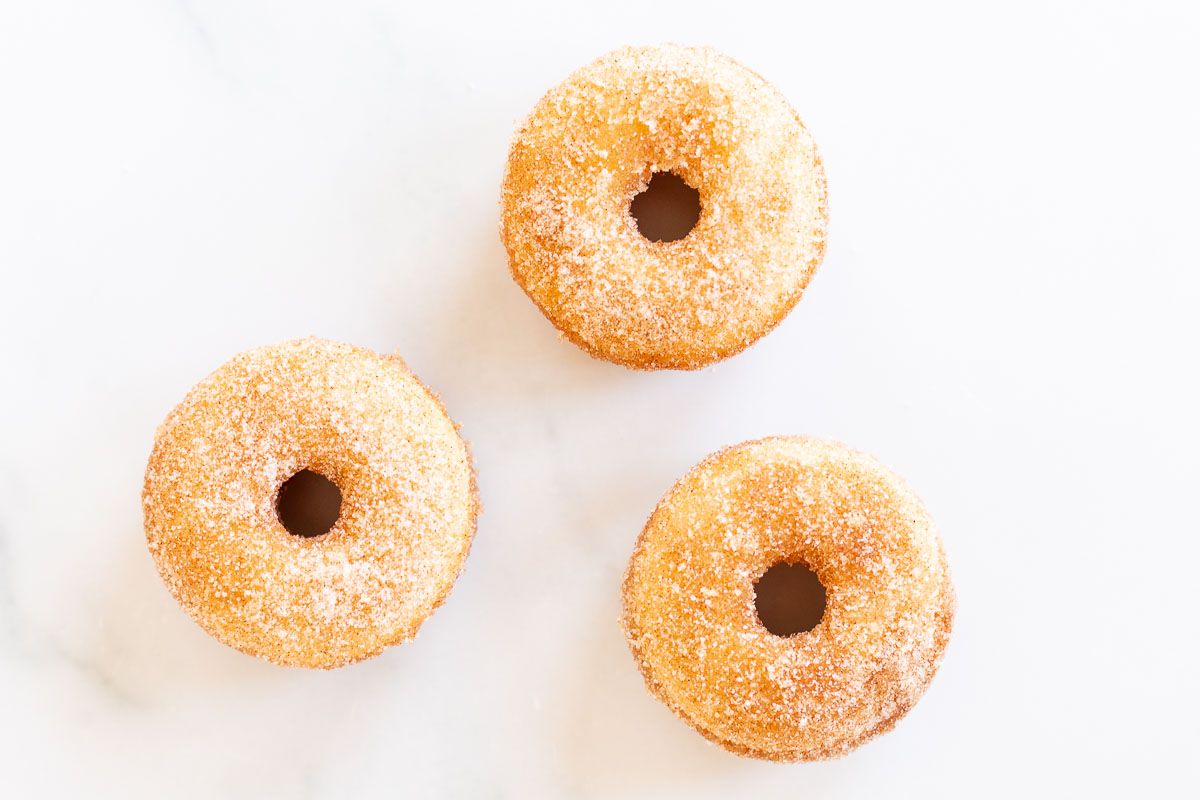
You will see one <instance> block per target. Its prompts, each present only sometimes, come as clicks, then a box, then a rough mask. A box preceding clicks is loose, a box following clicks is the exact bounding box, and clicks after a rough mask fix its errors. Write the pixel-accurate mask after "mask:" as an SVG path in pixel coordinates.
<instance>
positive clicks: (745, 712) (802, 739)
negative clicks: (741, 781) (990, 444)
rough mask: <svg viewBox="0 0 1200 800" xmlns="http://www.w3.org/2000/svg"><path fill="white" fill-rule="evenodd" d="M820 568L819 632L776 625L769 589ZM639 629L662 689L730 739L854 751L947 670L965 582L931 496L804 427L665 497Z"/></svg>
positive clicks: (634, 605) (640, 595)
mask: <svg viewBox="0 0 1200 800" xmlns="http://www.w3.org/2000/svg"><path fill="white" fill-rule="evenodd" d="M780 563H790V564H795V563H804V564H806V565H807V566H808V567H810V568H811V569H812V570H813V572H815V573H816V575H817V577H818V578H819V580H820V582H821V584H822V585H823V586H824V587H825V592H826V601H825V609H824V615H823V616H822V617H821V619H820V622H819V623H818V624H817V626H816V627H815V628H813V629H812V630H809V631H807V632H805V633H797V634H795V635H792V636H787V637H781V636H776V635H774V634H772V633H770V632H768V630H767V629H766V628H765V627H764V626H763V624H761V623H760V621H759V618H758V615H757V614H756V610H755V584H756V582H757V581H758V580H759V578H760V577H761V576H762V575H763V574H764V573H765V572H766V571H767V570H768V569H769V568H771V567H772V566H773V565H776V564H780ZM623 596H624V626H625V631H626V635H627V638H628V641H629V644H630V647H631V648H632V650H633V654H634V657H635V659H636V660H637V663H638V666H639V667H640V668H641V671H642V674H643V676H644V677H645V679H646V684H647V686H648V687H649V689H650V691H651V692H652V693H653V694H655V695H656V696H658V697H659V699H661V700H662V701H663V702H664V703H665V704H666V705H667V706H668V707H670V708H671V709H672V710H673V711H674V712H675V713H676V714H677V715H678V716H679V717H681V718H682V719H683V720H684V721H685V722H687V723H688V724H689V725H691V726H692V727H694V728H695V729H696V730H698V731H699V732H700V733H702V734H703V735H704V736H706V737H708V738H709V739H711V740H712V741H714V742H717V743H718V744H720V745H721V746H722V747H725V748H726V749H728V750H731V751H733V752H735V753H738V754H741V755H748V756H753V757H756V758H763V759H771V760H776V761H811V760H816V759H823V758H832V757H834V756H839V755H842V754H844V753H846V752H848V751H850V750H851V749H853V748H855V747H857V746H858V745H860V744H862V743H863V742H864V741H866V740H867V739H869V738H871V737H872V736H875V735H877V734H879V733H883V732H884V731H887V730H889V729H891V728H892V726H893V725H895V724H896V722H897V721H898V720H899V719H900V717H902V716H903V715H904V714H905V713H906V712H907V711H908V710H909V709H910V708H911V707H912V706H913V704H914V703H916V702H917V700H918V699H919V698H920V697H921V695H922V694H923V693H924V692H925V689H926V687H927V686H928V685H929V682H930V681H931V680H932V678H933V675H934V673H935V672H936V671H937V667H938V664H939V662H940V660H941V657H942V653H943V651H944V650H945V647H946V643H947V641H948V639H949V636H950V628H951V624H952V622H953V616H954V590H953V587H952V586H951V583H950V576H949V573H948V571H947V566H946V559H945V555H944V554H943V550H942V544H941V540H940V538H939V536H938V534H937V532H936V531H935V529H934V526H933V522H932V520H930V518H929V515H928V513H926V511H925V508H924V507H923V506H922V505H921V502H920V500H918V499H917V497H916V496H915V495H913V493H912V492H911V490H909V489H908V487H907V486H905V484H904V483H903V482H902V481H901V480H900V478H899V477H897V476H896V475H895V474H894V473H892V472H891V471H889V470H888V469H887V468H885V467H884V466H882V465H881V464H880V463H879V462H877V461H876V460H875V459H873V458H871V457H869V456H867V455H864V454H862V453H859V452H856V451H854V450H851V449H849V448H847V447H845V446H843V445H840V444H836V443H832V442H823V441H819V440H815V439H808V438H803V437H778V438H771V439H763V440H760V441H755V442H747V443H744V444H741V445H737V446H735V447H732V448H729V449H727V450H723V451H721V452H719V453H716V454H715V455H712V456H710V457H709V458H707V459H706V460H704V461H703V462H701V463H700V464H699V465H698V466H696V467H695V468H694V469H693V470H692V471H691V472H689V473H688V474H687V475H686V476H684V477H683V479H681V480H680V481H679V482H678V483H677V484H676V485H675V486H674V487H673V488H672V489H671V490H670V492H669V493H668V494H667V495H666V497H665V498H663V500H662V501H661V502H660V503H659V504H658V507H657V508H656V509H655V510H654V513H653V514H652V515H651V517H650V520H649V522H647V524H646V528H645V530H644V531H643V532H642V534H641V537H640V538H639V540H638V543H637V548H636V550H635V551H634V554H633V558H632V559H631V561H630V563H629V568H628V571H627V572H626V575H625V582H624V587H623Z"/></svg>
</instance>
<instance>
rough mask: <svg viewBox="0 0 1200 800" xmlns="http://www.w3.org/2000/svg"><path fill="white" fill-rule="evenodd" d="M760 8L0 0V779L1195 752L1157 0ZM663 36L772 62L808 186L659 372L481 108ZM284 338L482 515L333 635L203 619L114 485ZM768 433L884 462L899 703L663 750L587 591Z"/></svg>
mask: <svg viewBox="0 0 1200 800" xmlns="http://www.w3.org/2000/svg"><path fill="white" fill-rule="evenodd" d="M501 5H502V6H503V8H501V7H499V6H501ZM518 6H520V7H518ZM789 8H790V10H788V11H786V12H783V11H779V10H778V9H777V7H774V6H768V5H760V4H755V3H738V4H735V5H734V6H724V5H720V4H706V3H700V2H689V3H659V4H636V5H634V4H630V5H622V4H613V3H605V4H601V5H596V4H592V5H589V6H582V5H581V6H575V7H567V6H566V5H565V4H561V3H542V4H528V5H527V4H496V6H495V7H494V6H493V5H491V4H488V5H484V4H480V6H478V7H472V6H462V5H459V4H454V3H443V4H429V5H423V6H420V7H416V8H414V7H410V6H409V5H408V4H404V3H399V2H383V1H382V0H377V1H375V2H347V3H327V4H321V3H310V2H300V3H296V2H290V3H285V2H255V3H221V2H209V1H206V0H190V1H189V0H159V1H154V0H139V1H136V2H135V1H134V0H116V2H111V3H88V2H82V0H74V1H73V2H64V1H63V0H44V2H37V3H32V2H30V3H6V4H4V5H3V6H2V7H0V271H2V274H3V284H2V288H0V356H2V360H0V363H2V364H3V368H4V373H3V390H2V391H0V718H2V719H3V724H2V725H0V786H2V787H3V789H0V793H2V794H4V795H5V796H7V797H14V798H16V797H22V798H23V797H79V796H89V797H121V798H133V797H148V798H161V797H172V798H190V797H196V798H213V797H221V798H225V797H231V798H232V797H248V798H250V797H253V798H262V797H311V798H337V797H438V798H475V797H496V798H535V797H536V798H541V797H546V798H558V797H572V798H573V797H580V798H613V797H647V798H673V797H680V798H682V797H687V798H690V799H691V800H703V799H704V798H730V797H761V798H765V797H799V796H803V797H836V798H868V797H881V796H886V797H890V796H910V797H911V796H924V797H947V798H949V797H964V796H973V797H978V796H992V795H994V796H1004V795H1009V794H1012V795H1015V794H1033V795H1043V794H1050V793H1051V792H1059V793H1066V794H1071V795H1082V794H1090V795H1091V796H1106V795H1108V794H1109V793H1113V794H1127V793H1128V792H1131V791H1135V790H1136V791H1137V792H1138V793H1139V794H1141V795H1147V796H1151V795H1152V796H1172V795H1175V796H1178V795H1179V794H1182V793H1184V792H1185V789H1186V787H1189V786H1190V787H1192V788H1194V786H1195V784H1196V782H1197V780H1198V779H1200V775H1198V774H1197V769H1198V768H1197V766H1196V765H1197V763H1198V762H1197V760H1196V758H1195V749H1196V746H1197V745H1198V744H1200V741H1198V740H1197V734H1196V732H1195V731H1196V728H1195V718H1196V716H1197V714H1198V713H1200V701H1198V697H1197V692H1196V690H1195V688H1194V685H1195V675H1194V672H1195V663H1196V657H1197V655H1200V652H1198V649H1200V645H1198V642H1197V639H1198V637H1197V629H1198V628H1197V623H1196V618H1195V612H1196V600H1195V590H1194V585H1195V577H1194V570H1195V567H1196V564H1197V563H1200V536H1198V534H1200V530H1198V528H1197V524H1196V516H1195V513H1194V506H1195V499H1196V497H1197V479H1198V478H1200V473H1198V472H1197V469H1196V458H1195V452H1194V451H1195V448H1196V447H1197V445H1198V444H1200V435H1198V434H1200V427H1198V423H1197V415H1196V409H1197V406H1198V404H1200V392H1198V390H1197V377H1196V349H1195V348H1196V343H1197V342H1198V341H1200V326H1198V324H1197V316H1196V310H1195V309H1196V303H1197V299H1198V295H1200V271H1198V270H1197V269H1196V267H1197V263H1198V257H1200V248H1198V247H1197V244H1196V241H1195V239H1196V237H1195V235H1194V230H1195V228H1196V224H1197V212H1198V210H1200V209H1198V208H1197V205H1196V202H1195V198H1196V186H1197V185H1198V183H1200V150H1198V147H1197V142H1198V141H1200V117H1198V116H1197V113H1196V103H1195V101H1194V89H1195V87H1194V85H1193V83H1194V81H1193V79H1192V78H1191V77H1190V76H1194V75H1196V74H1200V57H1198V55H1197V50H1198V48H1197V47H1196V42H1197V41H1198V38H1200V17H1198V12H1197V9H1196V7H1195V6H1194V4H1188V3H1182V2H1180V3H1165V2H1164V3H1154V4H1145V5H1140V6H1138V7H1136V8H1135V7H1133V4H1123V3H1117V2H1104V3H1091V4H1061V3H1049V4H1047V3H1032V2H1018V3H1010V4H1005V5H1004V6H1002V7H997V8H995V9H994V10H990V11H984V10H980V9H977V8H974V7H972V6H970V5H965V4H954V3H946V4H928V3H923V2H922V3H916V4H902V5H899V6H898V5H896V4H884V3H879V4H874V5H867V6H855V7H847V6H844V5H838V4H827V3H822V4H803V5H801V4H796V5H793V6H790V7H789ZM659 41H679V42H685V43H696V44H711V45H714V46H716V47H718V48H720V49H722V50H724V51H725V52H727V53H729V54H730V55H732V56H734V57H735V58H737V59H739V60H741V61H743V62H744V63H745V64H747V65H748V66H750V67H751V68H752V69H754V70H756V71H758V72H759V73H761V74H762V75H764V76H766V77H767V78H768V79H769V80H771V81H772V82H774V83H775V84H776V85H777V86H778V87H779V88H780V90H781V91H782V92H783V93H784V94H785V95H786V96H787V97H788V98H789V99H790V100H791V101H792V103H793V104H794V105H795V106H796V107H797V109H798V110H799V111H800V113H801V115H802V116H803V117H804V119H805V121H806V123H807V124H808V125H809V127H810V128H811V130H812V131H813V132H814V135H815V137H816V139H817V142H818V143H819V145H820V147H821V152H822V154H823V156H824V159H825V163H826V166H827V169H828V178H829V185H830V194H831V205H832V216H833V222H832V227H831V231H830V241H829V250H828V256H827V259H826V261H825V263H824V265H823V266H822V268H821V269H820V271H819V272H818V274H817V276H816V278H815V280H814V281H813V283H812V285H811V286H810V288H809V290H808V293H807V295H806V296H805V298H804V300H803V301H802V302H801V303H800V305H799V306H798V307H797V309H796V311H795V312H794V313H793V314H792V315H791V316H790V317H789V318H788V319H787V321H786V322H785V323H784V324H783V325H782V326H780V327H779V329H778V330H776V331H775V332H774V333H772V334H771V335H770V336H768V337H767V338H766V339H764V340H763V341H762V342H761V343H760V344H759V345H758V346H756V347H754V348H753V349H751V350H749V351H747V352H746V353H744V354H742V355H740V356H737V357H735V358H733V359H731V360H729V361H727V362H725V363H722V364H720V365H718V366H716V367H713V368H710V369H706V370H703V371H700V372H696V373H669V372H663V373H636V372H630V371H626V370H623V369H621V368H618V367H614V366H611V365H608V364H604V363H600V362H597V361H593V360H591V359H589V358H588V357H587V356H586V355H584V354H583V353H581V352H580V351H578V350H577V349H575V348H574V347H573V346H571V345H570V344H567V343H565V342H563V341H561V340H560V339H559V338H558V337H557V336H556V335H555V334H554V333H553V331H552V329H551V328H550V326H549V325H548V324H547V323H546V322H545V321H544V320H543V319H542V318H541V316H540V315H539V314H538V312H537V311H536V310H535V309H534V308H533V306H532V305H531V304H530V303H529V302H528V301H527V300H526V298H525V297H524V295H523V294H522V293H521V292H520V291H519V289H518V288H517V287H516V286H515V285H514V284H513V283H512V282H511V281H510V280H509V277H508V273H507V270H506V267H505V262H504V253H503V250H502V248H501V246H500V243H499V241H498V236H497V217H498V208H497V206H498V189H499V184H500V177H501V172H502V169H503V165H504V159H505V155H506V150H507V147H508V143H509V138H510V135H511V132H512V130H513V128H514V126H515V124H516V123H517V122H518V121H519V120H520V118H521V117H522V116H523V115H524V114H525V113H526V112H527V111H528V110H529V109H530V108H531V107H532V105H533V103H534V102H535V101H536V100H537V99H538V97H539V96H540V95H541V93H542V92H544V91H545V90H546V89H547V88H549V87H550V86H551V85H553V84H554V83H556V82H557V81H559V80H561V79H562V78H563V77H564V76H565V75H566V74H567V73H568V72H569V71H570V70H571V69H573V68H574V67H576V66H579V65H581V64H583V63H584V62H586V61H588V60H589V59H591V58H593V57H594V56H597V55H599V54H601V53H603V52H605V51H607V50H609V49H611V48H613V47H616V46H619V45H621V44H627V43H641V42H659ZM310 334H313V335H318V336H324V337H329V338H334V339H341V340H346V341H350V342H355V343H358V344H362V345H366V346H369V347H372V348H375V349H377V350H381V351H387V352H393V351H394V352H399V353H401V354H403V356H404V357H405V359H406V360H407V361H408V362H409V364H410V365H411V366H412V367H413V369H414V370H415V371H416V372H417V373H418V374H419V375H420V376H421V377H422V378H423V379H424V380H425V381H426V382H428V383H429V384H430V385H431V386H432V387H434V388H435V389H436V390H437V391H438V392H439V393H440V394H441V396H442V398H443V399H444V401H445V403H446V405H447V407H448V408H449V410H450V413H451V415H452V416H453V417H454V418H455V419H456V420H457V421H458V422H460V423H461V424H462V426H463V432H464V434H465V436H466V437H467V438H468V439H469V440H470V442H471V444H472V447H473V449H474V453H475V456H476V459H477V465H478V470H479V481H480V487H481V492H482V498H483V502H484V506H485V508H484V514H483V516H482V518H481V520H480V526H479V531H478V536H477V538H476V541H475V545H474V548H473V550H472V552H471V555H470V558H469V560H468V562H467V566H466V570H465V572H464V574H463V576H462V578H461V579H460V581H459V582H458V584H457V586H456V587H455V589H454V591H453V592H452V593H451V595H450V598H449V600H448V602H447V603H446V605H445V606H444V607H443V608H442V609H440V610H439V611H438V612H437V613H436V614H435V615H434V616H433V617H432V618H431V619H430V621H429V622H428V623H427V624H426V626H425V627H424V628H423V629H422V631H421V633H420V636H419V637H418V638H417V640H416V641H415V642H413V643H411V644H409V645H405V646H403V647H399V648H395V649H392V650H391V651H388V652H387V653H385V654H384V655H382V656H381V657H379V658H376V659H374V660H371V661H369V662H366V663H362V664H359V665H356V666H353V667H349V668H346V669H342V670H338V671H334V672H330V673H319V672H306V671H300V670H287V669H280V668H276V667H273V666H271V665H269V664H267V663H264V662H260V661H257V660H255V659H252V658H249V657H246V656H243V655H240V654H238V653H236V652H234V651H232V650H229V649H227V648H225V647H223V646H222V645H220V644H218V643H217V642H215V641H214V640H212V639H210V638H209V637H208V636H206V635H205V634H204V633H203V632H201V631H200V629H199V628H198V627H196V625H194V624H193V623H192V622H191V621H190V620H189V619H188V618H187V617H186V616H185V615H184V614H183V613H182V612H181V611H180V610H179V609H178V607H177V606H176V605H175V603H174V601H173V600H172V599H171V597H170V596H169V595H168V593H167V591H166V590H165V589H164V587H163V585H162V584H161V582H160V581H159V579H158V577H157V574H156V573H155V570H154V567H153V564H152V562H151V560H150V557H149V555H148V553H147V551H146V547H145V542H144V537H143V533H142V526H141V512H140V504H139V492H140V489H141V481H142V471H143V469H144V466H145V459H146V456H147V454H148V452H149V448H150V443H151V438H152V436H153V433H154V428H155V426H156V425H157V424H158V422H159V421H160V420H161V419H162V417H163V416H164V415H165V414H166V412H167V411H168V410H169V409H170V408H171V407H172V406H173V405H174V404H175V403H176V402H178V401H179V399H180V398H181V397H182V396H183V394H184V392H185V391H186V390H187V389H188V388H189V387H190V386H191V385H192V384H194V383H195V382H196V381H197V380H198V379H199V378H201V377H202V376H203V375H205V374H206V373H208V372H209V371H211V370H212V369H213V368H215V367H216V366H217V365H218V364H220V363H221V362H223V361H224V360H225V359H226V358H228V357H229V356H231V355H232V354H234V353H236V352H239V351H241V350H244V349H247V348H249V347H253V346H256V345H260V344H265V343H269V342H275V341H280V340H284V339H288V338H293V337H297V336H304V335H310ZM775 433H807V434H813V435H818V436H825V437H831V438H836V439H840V440H842V441H845V442H847V443H849V444H851V445H853V446H855V447H858V448H861V449H864V450H867V451H869V452H872V453H874V454H876V455H878V456H879V457H880V458H881V459H882V460H883V461H884V462H886V463H888V464H889V465H891V466H892V467H894V468H895V469H896V470H897V471H899V472H900V473H901V474H903V475H904V476H905V477H906V478H907V479H908V480H909V482H910V483H911V484H912V485H913V486H914V488H915V489H916V490H917V492H918V493H919V494H920V495H921V496H922V497H923V498H924V500H925V502H926V503H927V505H928V506H929V508H930V509H931V511H932V513H933V515H934V517H935V518H936V519H937V520H938V522H939V525H940V527H941V530H942V532H943V536H944V538H945V543H946V548H947V551H948V554H949V558H950V563H951V567H952V570H953V575H954V579H955V583H956V585H957V589H958V594H959V603H960V606H959V615H958V620H957V628H956V631H955V634H954V638H953V640H952V641H951V644H950V648H949V651H948V654H947V657H946V660H945V663H944V665H943V668H942V671H941V673H940V674H939V675H938V677H937V679H936V680H935V681H934V683H933V685H932V688H931V689H930V691H929V693H928V694H927V695H926V696H925V698H924V700H923V701H922V702H921V703H920V704H919V705H918V706H917V707H916V708H915V709H914V710H913V712H912V713H911V714H910V715H909V716H908V717H907V718H906V719H905V720H903V721H902V722H901V724H900V725H899V726H898V727H897V728H896V730H895V731H894V732H892V733H890V734H888V735H886V736H884V737H882V738H880V739H878V740H876V741H874V742H872V743H870V744H869V745H867V746H865V747H863V748H862V749H861V750H859V751H857V752H855V753H853V754H852V755H850V756H849V757H846V758H844V759H841V760H838V761H834V762H828V763H820V764H812V765H782V766H781V765H775V764H767V763H759V762H755V761H751V760H745V759H741V758H737V757H735V756H732V755H729V754H727V753H725V752H724V751H722V750H720V749H717V748H715V747H713V746H711V745H709V744H707V743H706V742H705V741H703V740H702V739H701V738H700V737H699V736H697V735H696V734H695V733H693V732H692V731H691V730H690V729H689V728H687V727H686V726H684V725H683V724H682V723H680V722H679V721H677V720H676V719H675V718H674V717H673V716H672V715H671V714H670V713H669V712H668V711H667V710H666V709H665V708H663V707H662V706H661V705H660V704H659V703H657V702H656V701H654V700H653V699H652V698H651V697H650V696H649V695H647V693H646V692H645V690H644V688H643V685H642V681H641V678H640V676H639V675H638V672H637V670H636V669H635V667H634V664H633V661H632V659H631V657H630V655H629V653H628V651H627V649H626V647H625V643H624V641H623V639H622V636H621V632H620V629H619V626H618V623H617V618H618V613H619V597H618V590H619V581H620V577H621V572H622V570H623V568H624V565H625V562H626V560H627V558H628V557H629V554H630V551H631V548H632V545H633V542H634V539H635V538H636V536H637V534H638V532H639V530H640V529H641V526H642V524H643V522H644V521H645V518H646V516H647V515H648V513H649V512H650V510H651V508H652V507H653V505H654V503H655V502H656V501H657V500H658V498H659V497H660V496H661V495H662V493H663V492H664V491H665V490H666V489H667V488H668V487H669V486H670V485H671V483H672V482H673V481H674V480H675V479H676V478H678V477H679V476H680V475H682V474H683V472H684V471H686V470H687V469H688V468H689V467H690V466H691V465H692V464H694V463H695V462H696V461H697V460H699V459H700V458H701V457H702V456H704V455H705V454H707V453H709V452H711V451H713V450H715V449H717V448H719V447H721V446H723V445H727V444H732V443H735V442H739V441H742V440H745V439H749V438H753V437H759V436H764V435H768V434H775Z"/></svg>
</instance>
